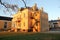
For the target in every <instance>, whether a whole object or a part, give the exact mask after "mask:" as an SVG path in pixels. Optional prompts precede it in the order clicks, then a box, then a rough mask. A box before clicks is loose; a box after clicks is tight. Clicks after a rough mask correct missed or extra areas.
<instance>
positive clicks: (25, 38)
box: [0, 32, 60, 40]
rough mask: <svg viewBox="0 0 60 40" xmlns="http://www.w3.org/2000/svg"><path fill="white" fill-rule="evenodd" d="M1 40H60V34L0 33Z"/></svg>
mask: <svg viewBox="0 0 60 40" xmlns="http://www.w3.org/2000/svg"><path fill="white" fill-rule="evenodd" d="M0 40H60V33H32V32H27V33H20V32H0Z"/></svg>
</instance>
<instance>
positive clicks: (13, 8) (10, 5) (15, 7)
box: [0, 0, 27, 14]
mask: <svg viewBox="0 0 60 40" xmlns="http://www.w3.org/2000/svg"><path fill="white" fill-rule="evenodd" d="M21 1H22V2H23V3H24V5H25V7H27V6H26V0H21ZM0 4H1V5H3V6H4V7H5V8H6V12H10V9H11V10H12V11H15V12H16V11H18V8H19V7H18V6H17V5H13V4H8V3H4V2H2V0H0ZM4 12H5V10H4ZM10 14H11V12H10Z"/></svg>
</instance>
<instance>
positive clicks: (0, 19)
mask: <svg viewBox="0 0 60 40" xmlns="http://www.w3.org/2000/svg"><path fill="white" fill-rule="evenodd" d="M11 20H12V18H11V17H4V16H0V31H3V30H9V29H11Z"/></svg>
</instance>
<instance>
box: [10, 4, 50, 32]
mask: <svg viewBox="0 0 60 40" xmlns="http://www.w3.org/2000/svg"><path fill="white" fill-rule="evenodd" d="M11 28H12V29H11V30H15V32H17V31H20V32H44V31H48V30H49V25H48V14H47V13H46V12H44V11H43V8H41V9H38V8H37V5H36V4H35V5H34V6H33V7H27V8H21V9H19V11H18V12H17V13H16V14H14V15H13V19H12V27H11Z"/></svg>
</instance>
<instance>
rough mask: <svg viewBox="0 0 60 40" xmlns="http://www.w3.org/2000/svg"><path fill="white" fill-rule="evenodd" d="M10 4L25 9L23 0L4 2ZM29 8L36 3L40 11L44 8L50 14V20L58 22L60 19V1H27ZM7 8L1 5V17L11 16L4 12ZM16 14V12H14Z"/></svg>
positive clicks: (4, 0)
mask: <svg viewBox="0 0 60 40" xmlns="http://www.w3.org/2000/svg"><path fill="white" fill-rule="evenodd" d="M2 1H3V2H6V3H9V4H16V5H18V6H19V8H21V7H24V3H23V2H22V1H21V0H2ZM25 2H26V4H27V6H30V7H32V6H33V5H34V4H35V3H36V4H37V7H38V8H39V9H40V8H41V7H43V9H44V11H45V12H47V13H48V20H56V19H58V17H60V0H25ZM3 10H5V7H4V6H2V5H1V4H0V16H10V14H9V12H7V13H5V12H3ZM12 13H15V12H12Z"/></svg>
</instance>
